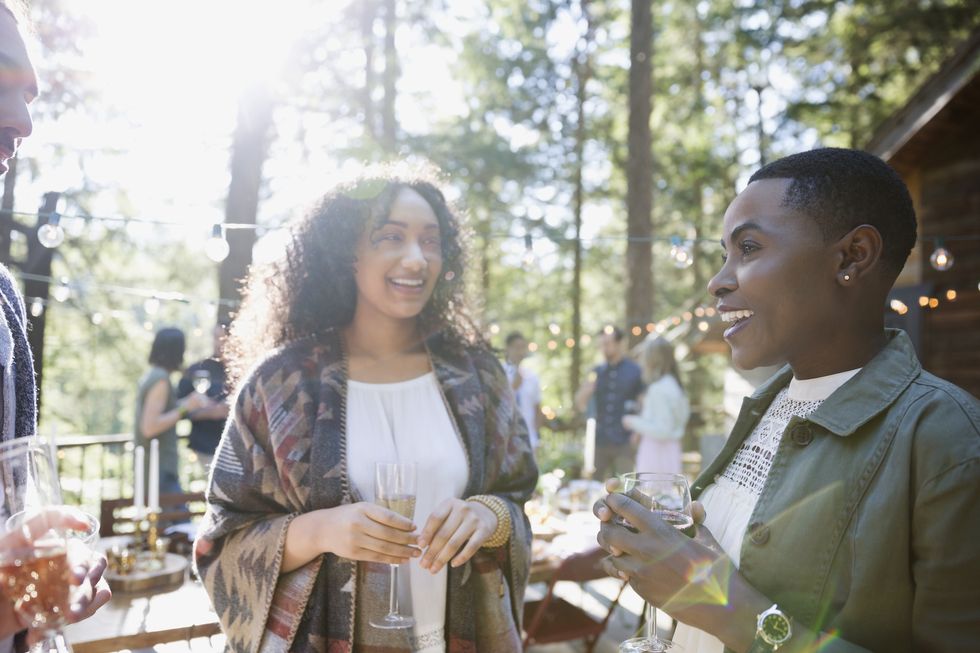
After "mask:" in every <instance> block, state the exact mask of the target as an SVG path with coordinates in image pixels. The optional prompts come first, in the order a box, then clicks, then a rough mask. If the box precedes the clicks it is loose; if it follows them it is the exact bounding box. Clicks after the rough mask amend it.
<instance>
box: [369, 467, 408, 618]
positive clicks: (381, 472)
mask: <svg viewBox="0 0 980 653" xmlns="http://www.w3.org/2000/svg"><path fill="white" fill-rule="evenodd" d="M374 502H375V503H376V504H378V505H379V506H381V507H383V508H387V509H388V510H391V511H392V512H395V513H398V514H399V515H401V516H402V517H405V518H407V519H414V518H415V463H377V464H376V465H375V467H374ZM390 568H391V586H390V589H389V594H388V614H386V615H385V616H384V617H381V618H380V619H374V620H371V625H372V626H374V627H375V628H386V629H395V628H412V627H413V626H415V619H414V618H413V617H410V616H408V615H403V614H401V613H400V612H399V610H398V565H390Z"/></svg>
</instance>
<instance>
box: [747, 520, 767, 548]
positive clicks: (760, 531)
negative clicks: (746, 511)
mask: <svg viewBox="0 0 980 653" xmlns="http://www.w3.org/2000/svg"><path fill="white" fill-rule="evenodd" d="M749 539H750V540H751V541H752V544H755V545H756V546H762V545H764V544H765V543H766V542H768V541H769V527H768V526H766V525H765V524H763V523H762V522H761V521H757V522H752V523H751V524H749Z"/></svg>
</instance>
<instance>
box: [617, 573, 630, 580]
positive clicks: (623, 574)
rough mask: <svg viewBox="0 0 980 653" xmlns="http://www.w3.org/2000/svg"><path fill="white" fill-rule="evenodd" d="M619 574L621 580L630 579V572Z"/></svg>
mask: <svg viewBox="0 0 980 653" xmlns="http://www.w3.org/2000/svg"><path fill="white" fill-rule="evenodd" d="M618 575H619V578H620V580H629V579H630V577H629V574H627V573H626V572H625V571H621V572H619V574H618Z"/></svg>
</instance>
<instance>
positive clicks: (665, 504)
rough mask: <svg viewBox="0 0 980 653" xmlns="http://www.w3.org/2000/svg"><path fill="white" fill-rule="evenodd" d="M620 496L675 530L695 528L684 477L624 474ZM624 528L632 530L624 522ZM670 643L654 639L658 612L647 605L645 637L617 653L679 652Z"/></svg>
mask: <svg viewBox="0 0 980 653" xmlns="http://www.w3.org/2000/svg"><path fill="white" fill-rule="evenodd" d="M622 481H623V493H624V494H626V495H627V496H629V497H631V498H633V499H634V500H636V501H637V502H639V503H641V504H642V505H644V506H645V507H647V508H649V509H650V511H651V512H653V513H654V514H655V515H657V517H659V518H660V519H662V520H664V521H665V522H667V523H668V524H670V525H671V526H673V527H674V528H676V529H677V530H684V529H686V528H688V527H689V526H692V525H693V524H694V518H693V517H692V516H691V488H690V486H689V485H688V482H687V477H686V476H684V475H683V474H664V473H660V472H631V473H629V474H623V476H622ZM621 523H622V525H623V526H625V527H627V528H631V529H632V527H631V525H630V524H629V523H626V522H625V520H624V521H623V522H621ZM680 648H681V647H680V646H677V645H676V644H674V643H673V642H670V641H667V640H663V639H660V637H658V636H657V609H656V608H655V607H654V606H653V605H651V604H649V603H648V604H647V615H646V635H645V636H644V637H636V638H634V639H628V640H626V641H625V642H623V643H622V644H620V645H619V653H663V652H664V651H667V650H672V651H677V650H680Z"/></svg>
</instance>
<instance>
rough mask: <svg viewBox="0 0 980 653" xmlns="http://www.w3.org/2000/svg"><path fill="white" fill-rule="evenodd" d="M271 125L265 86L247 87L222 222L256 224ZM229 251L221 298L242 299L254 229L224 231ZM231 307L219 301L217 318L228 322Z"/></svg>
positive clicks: (221, 276) (223, 264)
mask: <svg viewBox="0 0 980 653" xmlns="http://www.w3.org/2000/svg"><path fill="white" fill-rule="evenodd" d="M271 128H272V97H271V96H270V94H269V91H268V89H266V88H261V87H255V88H252V89H250V90H247V91H246V92H245V93H244V94H243V95H242V98H241V99H240V100H239V105H238V123H237V125H236V127H235V137H234V142H233V143H232V150H231V182H230V183H229V185H228V202H227V203H226V205H225V222H233V223H240V224H255V219H256V215H257V214H258V209H259V190H260V188H261V185H262V165H263V163H265V158H266V155H267V154H268V149H269V140H270V135H271ZM225 235H226V237H227V239H228V244H229V246H230V247H231V251H230V253H229V254H228V258H226V259H225V260H224V261H222V262H221V267H220V269H219V271H218V290H219V296H220V297H221V298H222V299H230V300H233V301H238V300H240V299H241V283H242V281H243V280H244V278H245V275H246V274H247V273H248V267H249V265H251V263H252V246H253V245H254V244H255V230H254V229H231V230H228V231H227V232H226V234H225ZM234 310H235V309H234V307H233V306H229V305H227V303H222V304H221V305H220V306H219V307H218V321H219V322H227V321H228V320H229V319H230V317H231V315H232V314H233V313H234Z"/></svg>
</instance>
